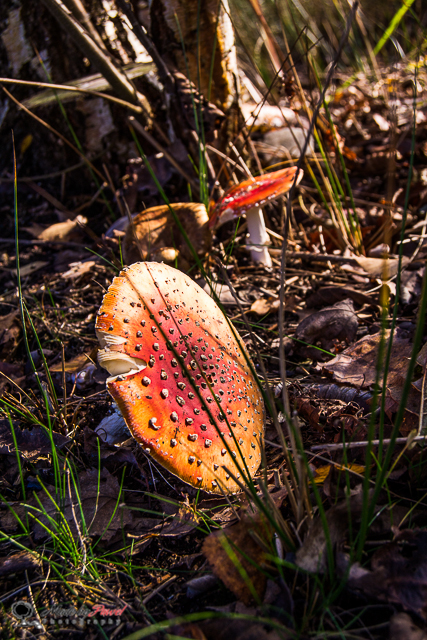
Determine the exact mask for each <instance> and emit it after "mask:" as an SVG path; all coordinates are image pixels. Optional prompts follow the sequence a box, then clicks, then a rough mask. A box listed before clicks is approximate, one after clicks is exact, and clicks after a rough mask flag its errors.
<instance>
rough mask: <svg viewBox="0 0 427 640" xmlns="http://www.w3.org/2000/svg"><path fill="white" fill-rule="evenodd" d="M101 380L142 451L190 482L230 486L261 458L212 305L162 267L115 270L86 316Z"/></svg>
mask: <svg viewBox="0 0 427 640" xmlns="http://www.w3.org/2000/svg"><path fill="white" fill-rule="evenodd" d="M95 328H96V334H97V337H98V340H99V342H100V345H101V350H100V351H99V363H100V364H101V365H102V366H103V367H104V368H106V369H107V370H108V372H109V373H110V375H111V377H110V378H108V380H107V387H108V390H109V392H110V393H111V395H112V396H113V398H114V400H115V401H116V403H117V404H118V406H119V408H120V410H121V412H122V414H123V416H124V418H125V421H126V423H127V425H128V427H129V429H130V431H131V433H132V434H133V436H134V437H135V438H136V440H138V442H139V443H140V444H141V445H142V446H143V448H144V450H145V451H146V452H147V453H150V454H151V455H152V456H153V458H154V459H155V460H157V461H158V462H160V463H161V464H162V465H163V466H164V467H166V468H167V469H168V470H169V471H171V472H172V473H174V474H175V475H177V476H179V477H180V478H181V479H182V480H184V481H185V482H188V483H189V484H191V485H193V486H194V487H197V488H200V489H204V490H205V491H210V492H213V493H220V492H221V491H224V492H226V493H229V492H233V491H237V490H238V485H237V483H236V482H235V481H234V480H233V477H232V476H231V475H230V473H229V472H228V470H230V471H231V473H232V474H233V475H234V476H235V477H236V478H240V480H242V479H243V478H242V476H243V475H245V476H246V477H248V476H251V477H253V476H254V474H255V472H256V471H257V469H258V467H259V465H260V462H261V448H262V439H263V430H264V405H263V399H262V394H261V392H260V390H259V388H258V384H257V381H256V380H255V378H254V376H253V375H252V372H251V368H250V366H249V364H248V363H249V362H250V360H249V356H248V354H247V352H246V349H245V347H244V345H243V343H242V341H241V339H240V338H239V336H238V335H237V333H236V332H235V331H234V329H233V328H232V327H231V326H230V325H229V323H228V322H227V320H226V318H225V317H224V315H223V314H222V312H221V310H220V309H219V308H218V306H217V305H216V303H215V302H214V301H213V300H212V298H210V297H209V296H208V295H207V294H206V293H205V292H204V291H203V290H202V289H201V288H200V287H199V286H198V285H197V284H196V283H195V282H193V280H191V278H189V277H188V276H187V275H185V274H184V273H182V272H181V271H178V270H177V269H174V268H173V267H169V266H167V265H165V264H158V263H155V262H139V263H136V264H133V265H131V266H130V267H127V268H125V269H123V271H121V272H120V275H119V276H117V277H116V278H114V280H113V282H112V284H111V285H110V287H109V289H108V291H107V293H106V294H105V296H104V300H103V302H102V305H101V308H100V310H99V313H98V316H97V320H96V327H95Z"/></svg>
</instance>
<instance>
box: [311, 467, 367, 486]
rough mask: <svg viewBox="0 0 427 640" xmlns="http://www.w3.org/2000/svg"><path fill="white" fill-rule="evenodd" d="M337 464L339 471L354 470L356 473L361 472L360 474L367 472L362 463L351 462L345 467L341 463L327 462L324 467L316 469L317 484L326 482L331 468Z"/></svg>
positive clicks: (315, 478)
mask: <svg viewBox="0 0 427 640" xmlns="http://www.w3.org/2000/svg"><path fill="white" fill-rule="evenodd" d="M332 466H335V467H336V469H337V470H339V471H353V472H354V473H359V474H360V475H362V474H363V473H365V467H363V466H362V465H360V464H353V463H350V464H349V465H348V467H344V466H341V465H331V464H326V465H325V466H323V467H317V469H316V475H315V476H314V482H315V483H316V484H322V483H323V482H325V480H326V478H327V476H328V473H329V469H330V468H331V467H332Z"/></svg>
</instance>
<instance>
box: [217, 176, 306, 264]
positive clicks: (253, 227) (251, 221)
mask: <svg viewBox="0 0 427 640" xmlns="http://www.w3.org/2000/svg"><path fill="white" fill-rule="evenodd" d="M296 172H297V168H296V167H290V168H288V169H280V171H274V172H272V173H266V174H264V175H262V176H258V177H257V178H250V179H249V180H245V181H244V182H241V183H240V184H238V185H236V186H234V187H231V189H229V190H228V191H226V192H225V194H224V196H223V197H222V198H221V200H220V201H219V202H217V204H216V205H215V206H214V208H213V210H211V217H210V222H209V226H210V227H211V228H212V227H214V226H215V225H216V224H217V223H218V222H219V221H220V219H221V218H222V216H227V217H228V214H229V215H230V216H232V217H235V218H237V217H239V216H241V215H242V214H244V213H246V222H247V224H248V234H249V244H250V250H251V257H252V260H253V261H254V262H261V263H262V264H263V265H265V266H266V267H271V264H272V263H271V258H270V254H269V253H268V248H267V245H268V244H269V238H268V234H267V230H266V228H265V223H264V216H263V213H262V209H261V207H262V206H263V205H264V204H265V203H266V202H268V201H269V200H273V199H274V198H278V197H279V196H281V195H283V194H284V193H286V192H287V191H289V189H290V188H291V186H292V183H293V181H294V178H295V174H296ZM302 176H303V171H302V169H300V171H299V174H298V178H297V181H296V184H298V182H299V181H300V180H301V178H302Z"/></svg>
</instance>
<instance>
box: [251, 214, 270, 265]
mask: <svg viewBox="0 0 427 640" xmlns="http://www.w3.org/2000/svg"><path fill="white" fill-rule="evenodd" d="M246 222H247V225H248V232H249V249H250V252H251V257H252V260H253V261H254V262H261V263H262V264H263V265H264V266H265V267H271V266H272V262H271V257H270V254H269V253H268V248H267V246H268V244H269V242H270V241H269V237H268V233H267V229H266V228H265V222H264V215H263V213H262V209H261V207H252V209H249V210H248V211H247V212H246Z"/></svg>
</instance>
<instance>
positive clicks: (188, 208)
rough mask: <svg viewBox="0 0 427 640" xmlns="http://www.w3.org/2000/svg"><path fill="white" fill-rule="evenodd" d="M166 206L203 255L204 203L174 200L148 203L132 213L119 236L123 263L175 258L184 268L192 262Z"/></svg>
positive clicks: (206, 245) (206, 234)
mask: <svg viewBox="0 0 427 640" xmlns="http://www.w3.org/2000/svg"><path fill="white" fill-rule="evenodd" d="M169 207H170V208H172V209H173V210H174V212H175V214H176V216H177V217H178V219H179V221H180V223H181V225H182V228H183V229H184V231H185V233H186V234H187V236H188V237H189V239H190V242H191V244H192V245H193V247H194V248H195V251H196V252H197V254H198V255H199V256H200V257H201V258H204V256H205V255H206V253H207V252H208V251H209V249H210V247H211V232H210V230H209V218H208V213H207V211H206V207H205V205H204V204H200V203H194V202H176V203H174V204H171V205H160V206H158V207H150V208H149V209H146V210H145V211H142V212H141V213H138V214H137V215H136V216H135V217H134V219H133V220H132V222H131V223H130V224H129V225H128V226H127V229H126V233H125V237H124V240H123V258H124V261H125V263H126V264H132V263H133V262H137V261H138V260H141V259H142V260H153V261H155V262H171V263H172V264H174V262H175V259H177V260H178V265H179V267H180V268H181V269H183V270H184V271H185V270H187V269H188V268H189V266H190V265H191V264H193V263H194V256H193V254H192V252H191V250H190V248H189V246H188V245H187V243H186V241H185V238H184V237H183V235H182V233H181V231H180V229H179V228H178V225H177V224H176V222H175V218H174V216H173V214H172V213H171V210H170V208H169Z"/></svg>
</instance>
